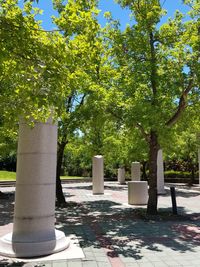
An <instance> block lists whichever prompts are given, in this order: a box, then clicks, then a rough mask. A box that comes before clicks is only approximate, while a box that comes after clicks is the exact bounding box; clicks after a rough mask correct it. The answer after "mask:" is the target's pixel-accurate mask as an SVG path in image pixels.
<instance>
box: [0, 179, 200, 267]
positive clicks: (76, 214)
mask: <svg viewBox="0 0 200 267" xmlns="http://www.w3.org/2000/svg"><path fill="white" fill-rule="evenodd" d="M63 187H64V192H65V195H66V200H67V202H68V204H67V207H65V208H62V209H61V208H60V209H56V227H57V228H59V229H60V230H62V231H64V232H65V234H66V235H69V234H74V235H76V237H77V238H78V240H79V244H80V246H81V248H82V249H83V252H84V254H85V258H83V259H73V260H54V261H43V262H39V263H35V262H29V263H20V262H19V263H8V262H6V261H4V260H0V267H7V266H10V267H11V266H12V267H15V266H24V267H33V266H35V267H36V266H37V267H135V266H137V267H139V266H140V267H142V266H144V267H149V266H158V267H162V266H188V267H191V266H200V189H199V188H194V189H193V190H191V189H190V190H189V189H184V188H177V189H176V191H177V205H178V207H179V208H178V213H179V216H173V215H171V199H170V194H169V187H166V193H167V194H166V195H164V196H159V201H158V207H159V211H160V214H161V216H160V217H155V216H154V217H152V218H147V217H146V216H145V211H144V207H136V206H129V205H127V185H118V184H117V183H116V182H106V183H105V194H104V195H95V196H93V195H92V188H91V183H66V184H64V185H63ZM0 190H2V191H7V192H9V191H11V193H12V192H13V190H14V188H2V189H0ZM12 216H13V198H12V197H10V199H9V201H8V200H0V236H1V235H3V234H5V233H7V232H8V231H10V229H11V227H12Z"/></svg>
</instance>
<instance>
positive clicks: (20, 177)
mask: <svg viewBox="0 0 200 267" xmlns="http://www.w3.org/2000/svg"><path fill="white" fill-rule="evenodd" d="M56 154H57V126H56V125H54V124H52V123H51V122H50V121H48V122H47V123H35V126H34V128H30V127H29V126H28V125H27V124H26V123H24V122H20V127H19V141H18V153H17V179H16V193H15V209H14V224H13V233H10V234H8V235H6V236H4V237H3V238H2V239H1V240H0V254H2V255H6V256H11V257H36V256H42V255H48V254H52V253H55V252H58V251H61V250H64V249H65V248H67V247H68V246H69V240H68V239H67V238H66V237H65V235H64V233H63V232H61V231H58V230H55V228H54V222H55V186H56V184H55V182H56Z"/></svg>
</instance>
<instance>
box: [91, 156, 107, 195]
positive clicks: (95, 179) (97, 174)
mask: <svg viewBox="0 0 200 267" xmlns="http://www.w3.org/2000/svg"><path fill="white" fill-rule="evenodd" d="M92 191H93V194H104V168H103V156H101V155H97V156H94V157H93V159H92Z"/></svg>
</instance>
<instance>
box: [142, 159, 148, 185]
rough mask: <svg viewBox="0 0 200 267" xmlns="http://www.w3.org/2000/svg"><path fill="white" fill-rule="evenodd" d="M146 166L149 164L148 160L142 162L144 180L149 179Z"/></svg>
mask: <svg viewBox="0 0 200 267" xmlns="http://www.w3.org/2000/svg"><path fill="white" fill-rule="evenodd" d="M146 166H147V162H146V161H143V162H142V180H144V181H146V180H147V173H146Z"/></svg>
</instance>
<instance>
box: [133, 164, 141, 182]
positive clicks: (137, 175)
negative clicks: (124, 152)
mask: <svg viewBox="0 0 200 267" xmlns="http://www.w3.org/2000/svg"><path fill="white" fill-rule="evenodd" d="M140 178H141V170H140V162H132V163H131V180H132V181H140Z"/></svg>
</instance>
